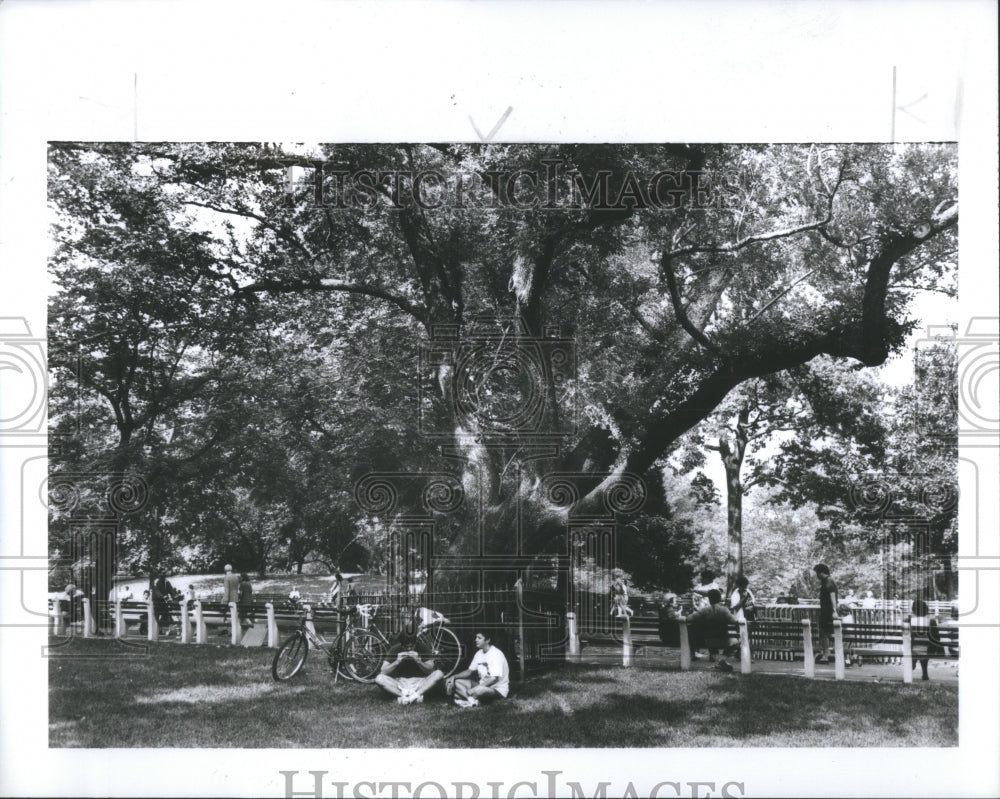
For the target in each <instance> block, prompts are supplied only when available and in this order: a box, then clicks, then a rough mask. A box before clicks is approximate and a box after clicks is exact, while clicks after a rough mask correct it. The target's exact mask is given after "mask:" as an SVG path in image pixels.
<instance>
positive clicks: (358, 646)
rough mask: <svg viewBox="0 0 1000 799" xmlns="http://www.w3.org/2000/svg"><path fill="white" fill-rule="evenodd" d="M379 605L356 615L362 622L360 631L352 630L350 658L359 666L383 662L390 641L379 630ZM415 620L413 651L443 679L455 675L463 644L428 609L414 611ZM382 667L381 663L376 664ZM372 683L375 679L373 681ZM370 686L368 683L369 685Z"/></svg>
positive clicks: (443, 620)
mask: <svg viewBox="0 0 1000 799" xmlns="http://www.w3.org/2000/svg"><path fill="white" fill-rule="evenodd" d="M378 608H379V606H378V605H372V604H364V605H358V606H357V610H358V615H359V616H361V618H362V619H363V620H364V622H363V626H362V627H356V628H355V629H354V630H353V638H352V642H351V648H352V653H353V657H354V658H356V659H357V660H359V661H362V662H366V663H369V662H373V661H375V660H376V658H384V656H385V654H386V652H387V651H388V649H389V647H391V646H392V641H391V640H390V639H389V636H388V635H386V633H385V632H384V631H383V630H382V629H381V628H380V627H379V626H378V622H377V621H376V617H377V615H378ZM414 617H415V618H416V617H419V618H420V623H419V625H418V626H417V631H416V647H417V650H418V651H420V652H422V653H423V654H424V655H425V656H426V657H429V658H431V659H432V660H433V661H434V663H435V665H436V666H437V668H438V669H440V670H441V672H442V673H443V674H444V676H445V677H448V676H450V675H451V674H454V673H455V672H456V671H457V670H458V667H459V665H460V664H461V662H462V644H461V643H460V642H459V640H458V636H457V635H455V633H454V632H453V631H452V630H450V629H448V628H447V627H446V626H445V625H446V624H448V623H449V620H448V619H447V618H446V617H445V616H444V615H443V614H441V613H439V612H438V611H436V610H432V609H431V608H423V607H421V608H417V609H416V610H415V611H414ZM378 662H379V666H381V660H379V661H378ZM372 679H374V677H373V678H372ZM369 682H370V681H369Z"/></svg>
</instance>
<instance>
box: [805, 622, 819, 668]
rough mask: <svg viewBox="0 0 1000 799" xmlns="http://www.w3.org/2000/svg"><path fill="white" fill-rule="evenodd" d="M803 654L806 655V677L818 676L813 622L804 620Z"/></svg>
mask: <svg viewBox="0 0 1000 799" xmlns="http://www.w3.org/2000/svg"><path fill="white" fill-rule="evenodd" d="M802 654H803V656H804V657H805V670H806V677H815V676H816V658H815V657H814V656H813V634H812V623H811V622H810V621H809V619H803V620H802Z"/></svg>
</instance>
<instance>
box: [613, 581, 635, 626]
mask: <svg viewBox="0 0 1000 799" xmlns="http://www.w3.org/2000/svg"><path fill="white" fill-rule="evenodd" d="M613 574H614V578H615V579H614V582H613V583H612V584H611V615H612V616H614V617H615V618H616V619H620V618H622V617H624V616H631V615H632V613H633V611H632V608H630V607H629V606H628V585H627V584H626V583H625V573H624V572H623V571H622V570H621V569H615V570H614V572H613Z"/></svg>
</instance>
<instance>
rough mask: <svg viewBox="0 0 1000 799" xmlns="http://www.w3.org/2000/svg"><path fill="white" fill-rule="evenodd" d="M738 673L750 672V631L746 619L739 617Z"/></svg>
mask: <svg viewBox="0 0 1000 799" xmlns="http://www.w3.org/2000/svg"><path fill="white" fill-rule="evenodd" d="M740 673H741V674H749V673H750V633H749V631H748V630H747V620H746V619H740Z"/></svg>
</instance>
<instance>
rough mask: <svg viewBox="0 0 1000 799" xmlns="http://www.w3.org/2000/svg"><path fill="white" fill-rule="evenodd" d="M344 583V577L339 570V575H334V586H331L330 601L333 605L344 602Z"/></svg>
mask: <svg viewBox="0 0 1000 799" xmlns="http://www.w3.org/2000/svg"><path fill="white" fill-rule="evenodd" d="M343 582H344V575H342V574H341V573H340V570H339V569H338V570H337V573H336V574H334V575H333V585H331V586H330V595H329V599H328V601H329V603H330V604H331V605H336V604H339V603H340V602H341V601H343V600H342V597H341V593H340V588H341V583H343Z"/></svg>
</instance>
